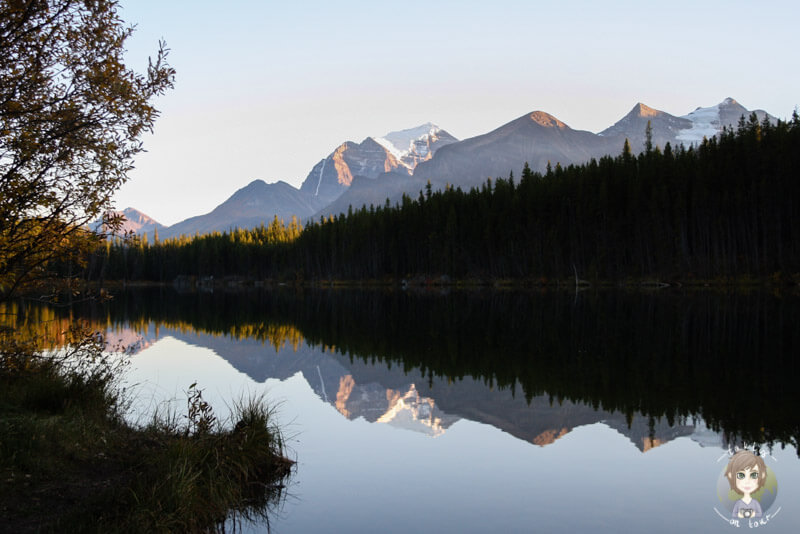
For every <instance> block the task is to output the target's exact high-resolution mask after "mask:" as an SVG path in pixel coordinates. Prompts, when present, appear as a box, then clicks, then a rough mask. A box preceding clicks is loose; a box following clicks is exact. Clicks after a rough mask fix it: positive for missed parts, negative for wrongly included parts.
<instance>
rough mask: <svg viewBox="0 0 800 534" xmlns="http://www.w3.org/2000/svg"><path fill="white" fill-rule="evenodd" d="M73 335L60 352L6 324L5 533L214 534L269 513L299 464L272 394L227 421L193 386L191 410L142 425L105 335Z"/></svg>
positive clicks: (2, 396)
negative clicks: (128, 412) (127, 415)
mask: <svg viewBox="0 0 800 534" xmlns="http://www.w3.org/2000/svg"><path fill="white" fill-rule="evenodd" d="M68 338H69V342H70V343H69V345H68V347H69V348H68V349H61V350H59V351H58V352H57V353H56V354H55V355H53V354H46V353H43V352H41V351H39V350H38V349H37V348H36V345H35V344H33V343H30V342H27V343H26V342H21V341H19V340H17V339H14V336H13V332H11V331H10V330H6V331H4V332H2V339H1V340H0V341H1V342H2V345H1V346H0V516H1V517H2V518H3V527H2V529H3V530H4V531H8V532H56V531H58V532H65V531H70V532H75V531H78V532H81V531H83V532H169V531H171V532H205V531H213V530H215V529H218V528H219V527H220V525H221V522H222V521H224V520H225V518H229V517H235V518H237V519H242V518H244V519H248V518H253V519H258V518H260V517H266V515H267V513H268V512H269V510H270V506H271V505H272V504H274V503H275V501H276V499H279V498H280V496H281V493H282V489H283V485H282V482H283V481H284V480H285V479H286V478H287V477H288V475H289V474H290V471H291V469H292V462H291V461H289V460H287V459H286V458H285V455H284V449H283V441H282V438H281V435H280V432H279V431H278V430H277V429H276V427H275V424H274V421H273V420H272V417H271V415H272V412H271V410H270V409H269V407H267V406H266V404H265V403H264V401H263V399H254V400H250V401H244V402H240V403H239V404H238V405H237V406H235V407H234V410H233V413H234V415H233V416H232V420H231V421H230V422H221V421H219V420H217V418H216V417H215V415H214V414H213V412H212V411H211V408H210V407H209V406H208V404H207V403H206V402H205V401H204V400H203V398H202V393H201V391H199V390H197V389H196V388H195V387H194V385H192V386H191V387H190V389H189V392H188V393H189V401H188V406H187V412H188V413H187V414H185V415H177V414H172V415H170V416H166V417H161V418H153V419H152V421H151V422H150V423H149V424H148V425H146V426H144V427H133V426H131V425H130V424H128V423H127V422H126V421H125V420H124V418H123V417H122V415H123V408H124V402H125V398H124V395H123V393H122V392H121V391H120V389H119V388H118V387H117V386H118V385H117V378H118V377H119V375H120V368H119V366H118V365H117V364H115V363H114V362H113V360H112V359H111V358H109V357H107V356H104V355H103V351H102V349H103V344H102V340H101V339H100V338H98V337H97V336H93V335H88V334H87V332H83V331H81V330H80V329H73V330H72V331H71V332H69V333H68ZM226 423H227V424H226Z"/></svg>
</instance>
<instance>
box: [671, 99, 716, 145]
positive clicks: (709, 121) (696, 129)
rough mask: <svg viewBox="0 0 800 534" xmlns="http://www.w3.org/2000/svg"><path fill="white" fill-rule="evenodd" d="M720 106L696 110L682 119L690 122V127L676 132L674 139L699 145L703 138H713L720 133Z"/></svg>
mask: <svg viewBox="0 0 800 534" xmlns="http://www.w3.org/2000/svg"><path fill="white" fill-rule="evenodd" d="M720 105H721V104H717V105H716V106H711V107H708V108H697V109H696V110H694V111H692V112H691V113H689V114H688V115H684V116H683V117H681V118H683V119H689V120H690V121H692V127H691V128H687V129H685V130H681V131H680V132H678V135H677V136H676V139H677V140H678V141H681V142H684V143H701V142H702V141H703V138H704V137H713V136H715V135H717V134H718V133H719V132H720V131H722V124H721V121H720Z"/></svg>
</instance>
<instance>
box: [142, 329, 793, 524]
mask: <svg viewBox="0 0 800 534" xmlns="http://www.w3.org/2000/svg"><path fill="white" fill-rule="evenodd" d="M264 354H272V355H273V356H274V355H275V354H276V353H275V351H274V349H272V348H268V349H265V353H264ZM284 356H285V355H284ZM306 378H309V381H311V378H313V377H305V376H304V375H303V373H302V372H297V373H295V374H294V375H293V376H290V377H289V378H287V379H285V380H282V381H281V380H275V379H267V380H266V382H265V383H261V384H260V383H257V382H255V381H253V380H252V379H251V378H249V377H248V376H247V375H246V374H244V373H242V372H240V371H238V370H236V369H235V368H234V367H233V366H232V365H231V364H230V363H228V362H227V361H225V360H224V359H222V358H221V357H219V356H218V355H217V354H216V353H215V352H213V351H212V350H211V349H208V348H202V347H197V346H193V345H188V344H187V343H184V342H183V341H179V340H177V339H174V338H172V337H165V338H162V339H160V340H159V341H157V342H155V343H153V344H152V345H151V346H149V347H148V348H146V349H145V350H143V351H142V352H140V353H139V354H137V355H136V356H134V357H133V359H132V365H131V369H130V371H129V374H128V379H127V380H128V383H129V384H138V385H137V386H136V388H135V390H136V391H137V397H136V399H135V403H134V407H135V409H138V410H140V411H144V412H146V411H148V410H150V409H151V408H152V407H153V406H156V405H159V404H160V403H161V402H162V401H163V400H165V399H174V398H178V399H179V400H178V401H177V403H176V408H177V409H178V411H179V413H185V395H183V392H184V391H185V390H186V389H187V388H188V387H189V385H190V384H191V383H192V382H195V381H196V382H197V383H198V387H199V388H201V389H203V396H204V398H206V400H208V401H209V402H210V403H211V404H212V405H213V406H214V407H215V409H216V410H217V413H218V414H220V415H224V414H225V413H226V408H225V406H226V403H229V402H230V401H231V399H236V398H239V397H240V396H241V395H242V394H243V393H246V392H250V393H252V394H259V393H262V392H266V393H267V398H268V399H269V400H270V401H271V402H276V403H279V404H280V406H279V413H278V416H279V420H280V421H281V422H282V424H283V425H284V428H285V433H286V436H287V437H288V438H289V446H290V449H291V453H292V455H293V456H296V458H297V460H298V464H299V465H298V469H297V473H296V475H295V477H294V478H293V481H292V484H291V487H290V496H289V498H288V499H287V502H286V503H285V505H284V506H283V509H282V511H281V512H280V514H279V517H277V518H275V519H274V520H273V522H272V527H273V531H274V532H278V533H282V532H292V533H295V532H323V531H324V532H350V533H357V532H409V531H414V532H443V531H444V532H482V533H483V532H539V531H541V532H648V533H653V532H733V531H736V530H738V529H735V528H734V527H731V526H729V525H728V524H726V523H725V522H724V521H723V520H722V519H721V518H720V517H718V516H717V514H716V513H715V512H714V506H715V505H717V502H716V482H717V477H718V474H719V472H720V470H721V469H722V468H723V467H724V465H723V463H724V462H725V461H726V459H720V458H721V457H722V455H723V454H724V451H723V449H721V448H719V447H713V446H712V447H701V446H700V445H698V443H697V442H695V441H692V440H691V439H689V438H688V437H678V438H676V439H673V440H672V441H669V442H667V443H666V444H664V445H661V446H659V447H656V448H653V449H651V450H649V451H648V452H646V453H642V452H641V451H640V450H639V449H637V448H636V447H635V446H634V444H633V443H632V442H631V440H630V439H629V438H628V437H626V436H624V435H623V434H621V433H619V432H618V431H617V430H614V429H612V428H609V427H608V426H606V425H605V424H603V423H593V424H587V425H584V426H578V427H576V428H574V429H573V430H572V431H571V432H568V433H567V434H565V435H564V436H563V437H561V438H560V439H558V440H557V441H555V442H554V443H551V444H550V445H547V446H544V447H538V446H535V445H532V444H530V443H527V442H526V441H524V440H521V439H518V438H516V437H514V436H512V435H510V434H509V433H506V432H503V431H501V430H498V429H497V428H495V427H493V426H490V425H488V424H483V423H477V422H473V421H469V420H467V419H460V420H458V421H456V422H455V423H453V424H452V425H451V426H449V428H447V430H446V431H445V432H444V433H442V434H441V435H439V436H438V437H436V438H432V437H430V436H428V435H426V434H424V433H421V432H410V431H407V430H404V429H401V428H398V427H395V426H390V425H385V424H376V423H370V422H368V421H366V420H365V419H364V418H356V419H353V420H348V419H347V418H345V417H344V416H342V414H341V413H339V412H338V411H337V410H336V407H335V406H334V405H333V404H332V403H325V402H323V401H322V399H321V398H320V396H319V395H318V393H317V392H315V391H314V390H313V389H312V387H311V386H310V385H309V382H308V381H307V380H306ZM327 394H328V396H331V395H333V396H335V394H336V393H335V391H333V392H332V391H327ZM773 456H774V459H772V458H768V460H767V465H768V466H770V467H774V469H775V472H776V474H777V477H778V485H779V494H778V499H777V500H776V503H775V505H774V506H773V508H772V509H770V510H769V512H774V511H775V510H776V508H777V507H778V506H780V507H781V511H780V514H779V515H778V516H777V517H775V518H774V519H773V520H771V521H770V522H769V523H768V524H767V525H766V526H763V527H762V529H763V531H764V532H776V533H778V532H797V531H798V529H800V504H795V503H798V502H800V499H798V498H797V496H799V495H800V461H798V460H797V455H796V451H795V450H794V449H793V448H791V447H788V448H787V449H786V450H785V451H781V450H778V451H774V452H773ZM720 509H721V508H720ZM741 528H745V529H746V528H748V525H747V524H746V522H745V523H744V524H743V525H742V527H741ZM246 530H247V531H253V532H259V531H262V530H265V529H263V528H258V527H251V528H249V529H246Z"/></svg>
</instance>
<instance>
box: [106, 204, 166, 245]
mask: <svg viewBox="0 0 800 534" xmlns="http://www.w3.org/2000/svg"><path fill="white" fill-rule="evenodd" d="M112 213H116V214H119V215H122V216H123V217H124V218H125V221H124V222H123V224H122V227H121V228H120V233H132V234H139V235H142V234H145V233H146V234H148V236H149V237H150V238H152V237H153V232H154V231H155V230H158V232H159V234H160V233H161V232H163V231H164V229H165V228H166V226H164V225H163V224H161V223H159V222H158V221H156V220H155V219H153V218H152V217H149V216H147V215H145V214H144V213H142V212H141V211H139V210H137V209H134V208H125V209H124V210H122V211H114V212H112ZM101 224H102V221H100V220H98V221H95V222H93V223H92V224H91V225H90V226H91V228H92V229H93V230H97V229H99V228H100V225H101Z"/></svg>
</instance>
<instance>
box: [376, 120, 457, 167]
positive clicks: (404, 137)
mask: <svg viewBox="0 0 800 534" xmlns="http://www.w3.org/2000/svg"><path fill="white" fill-rule="evenodd" d="M373 139H374V140H375V142H377V143H378V144H379V145H381V146H382V147H383V148H385V149H386V150H387V151H388V152H389V153H390V154H392V155H393V156H394V157H395V158H397V160H398V161H399V162H400V164H402V165H403V166H404V167H406V168H407V169H408V170H409V171H413V170H414V168H415V167H416V166H417V164H418V163H420V162H421V161H427V160H429V159H430V158H431V157H432V156H433V153H434V152H435V151H436V150H437V149H438V148H440V147H442V146H444V145H449V144H450V143H455V142H456V141H458V139H456V138H455V137H453V136H452V135H450V134H449V133H447V132H446V131H445V130H443V129H441V128H439V127H438V126H437V125H435V124H433V123H432V122H426V123H425V124H421V125H420V126H417V127H415V128H408V129H406V130H399V131H396V132H389V133H388V134H386V135H384V136H383V137H374V138H373Z"/></svg>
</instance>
